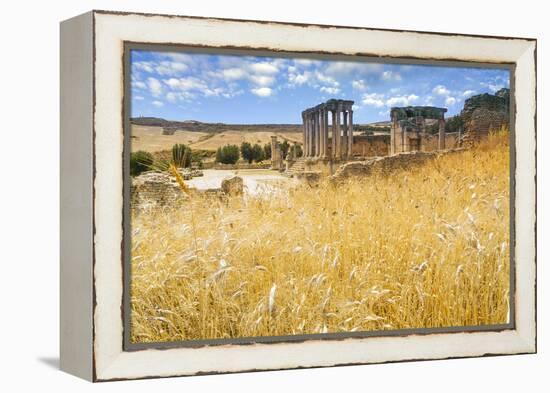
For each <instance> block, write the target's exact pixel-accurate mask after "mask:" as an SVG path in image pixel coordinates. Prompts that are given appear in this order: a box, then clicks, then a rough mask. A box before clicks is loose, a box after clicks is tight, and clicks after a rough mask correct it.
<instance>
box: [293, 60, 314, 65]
mask: <svg viewBox="0 0 550 393" xmlns="http://www.w3.org/2000/svg"><path fill="white" fill-rule="evenodd" d="M315 63H316V61H315V60H311V59H295V60H294V64H297V65H300V66H303V67H309V66H311V65H313V64H315Z"/></svg>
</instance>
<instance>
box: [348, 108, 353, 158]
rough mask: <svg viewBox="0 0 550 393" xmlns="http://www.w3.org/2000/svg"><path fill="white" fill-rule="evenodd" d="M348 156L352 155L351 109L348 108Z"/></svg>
mask: <svg viewBox="0 0 550 393" xmlns="http://www.w3.org/2000/svg"><path fill="white" fill-rule="evenodd" d="M348 157H349V158H351V157H353V110H351V109H350V110H349V124H348Z"/></svg>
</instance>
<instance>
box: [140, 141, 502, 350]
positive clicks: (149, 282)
mask: <svg viewBox="0 0 550 393" xmlns="http://www.w3.org/2000/svg"><path fill="white" fill-rule="evenodd" d="M132 228H133V235H132V240H133V242H132V243H133V244H132V272H131V274H132V281H131V309H132V341H134V342H158V341H173V340H192V339H213V338H234V337H250V336H272V335H291V334H308V333H324V332H349V331H370V330H386V329H402V328H419V327H447V326H464V325H481V324H496V323H506V322H507V314H508V300H509V274H510V269H509V154H508V143H507V135H501V136H493V137H491V138H490V139H489V140H488V141H486V142H484V143H482V144H481V145H480V146H478V147H476V148H474V149H472V150H467V151H464V152H461V153H455V154H452V155H446V156H442V157H440V158H439V159H437V160H435V161H432V162H430V163H428V164H426V165H425V166H422V167H420V168H415V169H414V170H411V171H403V172H399V173H395V174H393V175H392V176H387V177H384V176H381V175H373V176H371V177H369V178H367V179H362V180H350V181H348V182H347V183H346V184H344V185H340V186H338V188H334V186H331V185H330V184H328V183H324V184H321V185H320V186H319V187H318V188H308V187H306V186H304V187H299V188H297V189H293V190H288V191H287V192H282V193H281V194H280V195H279V196H272V197H270V198H263V199H262V198H244V199H243V198H237V197H235V198H230V199H229V200H227V201H219V200H214V199H206V198H205V199H201V198H198V199H197V198H196V199H193V200H192V202H191V204H189V203H187V204H186V205H184V206H181V207H180V208H175V209H170V210H164V211H152V212H146V213H140V214H139V215H137V216H134V217H133V219H132Z"/></svg>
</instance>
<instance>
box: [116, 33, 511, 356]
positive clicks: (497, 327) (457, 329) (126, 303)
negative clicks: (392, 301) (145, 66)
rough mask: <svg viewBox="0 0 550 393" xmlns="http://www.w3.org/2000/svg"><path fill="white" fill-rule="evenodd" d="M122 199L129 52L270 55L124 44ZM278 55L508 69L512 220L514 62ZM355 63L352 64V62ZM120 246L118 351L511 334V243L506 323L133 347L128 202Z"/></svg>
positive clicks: (255, 51) (126, 171)
mask: <svg viewBox="0 0 550 393" xmlns="http://www.w3.org/2000/svg"><path fill="white" fill-rule="evenodd" d="M122 44H123V80H122V82H123V86H124V89H123V97H122V98H123V105H122V113H123V116H122V117H123V119H122V120H123V124H122V127H123V138H124V143H123V193H124V195H123V200H124V201H129V200H130V184H129V156H130V154H129V151H130V134H129V128H130V116H129V115H128V113H127V112H131V105H130V104H131V100H130V94H129V92H130V91H131V86H130V79H131V69H130V53H131V51H133V50H157V51H160V52H170V51H176V52H177V51H182V52H183V53H189V52H186V51H193V52H194V53H212V54H218V53H222V54H227V55H242V56H248V55H254V56H270V55H271V54H273V53H274V52H273V51H268V50H267V51H266V50H265V49H254V48H247V49H243V48H240V47H229V48H228V47H212V46H201V45H195V46H188V45H186V44H163V43H153V44H151V43H143V42H130V41H123V43H122ZM275 53H276V55H277V56H282V57H285V58H286V57H288V58H291V59H294V58H301V57H304V58H315V59H327V57H328V56H330V57H331V60H334V61H357V62H361V61H368V62H374V63H380V64H387V63H391V64H419V65H434V64H438V65H441V66H449V67H454V66H456V67H474V68H478V67H479V68H481V69H483V68H486V67H487V68H492V67H494V68H498V69H502V70H507V71H508V72H509V74H510V89H511V93H512V94H511V96H510V107H511V108H514V110H510V113H509V117H510V136H509V141H510V187H509V189H510V198H509V199H510V217H513V213H514V211H515V199H514V196H515V169H516V166H515V161H516V160H515V156H516V151H515V136H516V132H515V101H516V99H515V86H514V85H515V69H516V63H481V62H472V61H458V60H454V61H448V60H425V59H411V58H407V59H403V58H393V57H391V58H386V57H383V58H375V57H370V56H365V55H345V54H341V53H333V54H330V55H328V54H319V52H316V51H312V52H285V51H279V52H275ZM356 58H357V59H356ZM122 214H123V215H122V217H123V227H124V230H123V233H122V236H123V242H122V256H123V267H122V274H123V281H124V285H123V305H122V308H121V312H122V318H123V321H124V323H123V351H125V352H131V351H141V350H146V349H158V350H167V349H177V348H201V347H207V346H210V347H215V346H222V345H253V344H278V343H281V344H287V343H288V344H299V343H303V342H307V341H312V340H318V341H330V340H332V341H339V340H345V339H359V338H370V337H407V336H413V335H430V334H450V333H473V332H501V331H505V330H514V329H515V323H516V319H515V308H516V307H515V305H516V301H515V274H514V272H515V255H514V243H513V242H512V243H511V244H510V295H509V301H510V305H511V307H510V317H509V321H508V322H507V323H501V324H491V325H472V326H448V327H438V328H410V329H393V330H377V331H358V332H339V333H323V334H316V333H308V334H297V335H286V336H250V337H239V338H233V339H195V340H188V341H182V340H180V341H165V342H150V343H133V342H132V341H131V340H130V335H131V323H130V321H131V316H130V288H129V287H130V282H131V271H130V258H131V256H130V253H129V252H128V250H130V248H131V244H130V243H131V240H130V238H131V236H130V235H129V234H130V233H131V225H130V206H129V203H126V202H124V203H123V213H122ZM513 238H515V225H514V221H513V220H510V239H513Z"/></svg>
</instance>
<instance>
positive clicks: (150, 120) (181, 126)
mask: <svg viewBox="0 0 550 393" xmlns="http://www.w3.org/2000/svg"><path fill="white" fill-rule="evenodd" d="M130 123H131V124H133V125H138V126H147V127H162V128H164V129H166V130H172V131H176V130H186V131H201V132H224V131H230V130H239V131H256V130H257V129H258V128H262V129H270V128H277V129H278V130H280V131H283V130H284V129H288V130H289V131H290V130H295V129H296V128H297V127H302V125H301V124H226V123H204V122H201V121H198V120H183V121H176V120H166V119H162V118H159V117H132V118H131V119H130Z"/></svg>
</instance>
